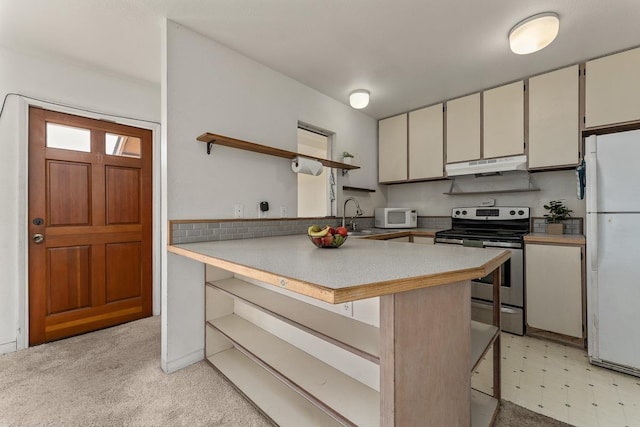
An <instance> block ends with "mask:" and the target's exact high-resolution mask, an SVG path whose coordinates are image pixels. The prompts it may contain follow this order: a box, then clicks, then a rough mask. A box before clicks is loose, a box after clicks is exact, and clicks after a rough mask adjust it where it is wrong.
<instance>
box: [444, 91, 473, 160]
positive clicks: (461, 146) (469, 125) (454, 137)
mask: <svg viewBox="0 0 640 427" xmlns="http://www.w3.org/2000/svg"><path fill="white" fill-rule="evenodd" d="M479 158H480V94H479V93H474V94H472V95H468V96H465V97H462V98H458V99H453V100H451V101H447V163H455V162H464V161H466V160H476V159H479Z"/></svg>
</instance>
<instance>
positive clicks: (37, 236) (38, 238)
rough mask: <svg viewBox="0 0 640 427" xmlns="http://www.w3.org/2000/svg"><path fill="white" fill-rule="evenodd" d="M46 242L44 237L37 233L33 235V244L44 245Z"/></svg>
mask: <svg viewBox="0 0 640 427" xmlns="http://www.w3.org/2000/svg"><path fill="white" fill-rule="evenodd" d="M43 241H44V235H43V234H40V233H37V234H34V235H33V243H42V242H43Z"/></svg>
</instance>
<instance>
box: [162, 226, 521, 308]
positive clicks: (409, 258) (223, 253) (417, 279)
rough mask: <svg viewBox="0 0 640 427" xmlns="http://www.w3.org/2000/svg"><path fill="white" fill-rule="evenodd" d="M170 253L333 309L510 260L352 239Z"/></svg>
mask: <svg viewBox="0 0 640 427" xmlns="http://www.w3.org/2000/svg"><path fill="white" fill-rule="evenodd" d="M169 251H170V252H173V253H176V254H179V255H183V256H186V257H189V258H192V259H194V260H197V261H200V262H203V263H206V264H210V265H213V266H216V267H220V268H223V269H225V270H228V271H231V272H233V273H238V274H242V275H246V276H249V277H253V278H254V279H258V280H262V281H264V282H266V283H270V284H272V285H275V286H278V287H282V288H287V289H289V290H291V291H294V292H297V293H300V294H303V295H307V296H310V297H312V298H316V299H319V300H321V301H325V302H329V303H332V304H337V303H341V302H347V301H353V300H358V299H362V298H370V297H377V296H382V295H388V294H394V293H398V292H404V291H408V290H413V289H418V288H422V287H428V286H435V285H442V284H446V283H452V282H457V281H462V280H470V279H477V278H478V277H483V276H486V275H487V274H489V273H490V272H492V271H493V270H495V269H496V268H497V267H498V266H500V265H502V264H503V263H504V262H505V261H506V260H507V259H509V252H507V251H504V250H499V249H487V250H478V249H476V248H466V247H457V246H433V245H413V244H411V243H398V242H387V241H371V240H368V239H354V238H350V239H348V240H347V243H345V244H344V245H343V246H342V247H340V248H337V249H335V248H332V249H320V248H316V247H315V246H313V244H311V242H310V241H309V240H308V238H307V237H306V236H300V235H294V236H280V237H264V238H259V239H242V240H227V241H222V242H203V243H188V244H183V245H174V246H169Z"/></svg>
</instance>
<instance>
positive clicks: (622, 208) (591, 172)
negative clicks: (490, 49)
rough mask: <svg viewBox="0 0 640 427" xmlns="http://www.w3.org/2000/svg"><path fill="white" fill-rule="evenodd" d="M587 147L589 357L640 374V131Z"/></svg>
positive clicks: (591, 140) (600, 138) (595, 140)
mask: <svg viewBox="0 0 640 427" xmlns="http://www.w3.org/2000/svg"><path fill="white" fill-rule="evenodd" d="M585 151H586V153H585V154H586V194H585V197H586V205H587V259H586V269H587V333H588V343H589V358H590V360H591V362H592V363H593V364H596V365H600V366H604V367H607V368H611V369H615V370H618V371H622V372H625V373H628V374H631V375H635V376H640V130H636V131H628V132H619V133H612V134H606V135H593V136H590V137H588V138H587V141H586V150H585Z"/></svg>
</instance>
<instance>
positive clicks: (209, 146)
mask: <svg viewBox="0 0 640 427" xmlns="http://www.w3.org/2000/svg"><path fill="white" fill-rule="evenodd" d="M213 144H214V142H213V141H209V142H207V154H211V147H213Z"/></svg>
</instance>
